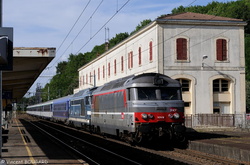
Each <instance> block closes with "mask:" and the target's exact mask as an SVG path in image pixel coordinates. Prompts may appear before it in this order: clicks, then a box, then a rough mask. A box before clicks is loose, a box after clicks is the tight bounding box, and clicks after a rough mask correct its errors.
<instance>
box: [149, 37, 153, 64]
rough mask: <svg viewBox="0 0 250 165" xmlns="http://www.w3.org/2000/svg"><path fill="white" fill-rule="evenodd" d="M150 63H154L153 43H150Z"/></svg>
mask: <svg viewBox="0 0 250 165" xmlns="http://www.w3.org/2000/svg"><path fill="white" fill-rule="evenodd" d="M149 61H150V62H151V61H153V42H152V41H150V42H149Z"/></svg>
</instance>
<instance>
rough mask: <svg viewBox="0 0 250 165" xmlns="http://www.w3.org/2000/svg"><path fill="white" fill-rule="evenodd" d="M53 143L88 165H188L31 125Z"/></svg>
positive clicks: (71, 131)
mask: <svg viewBox="0 0 250 165" xmlns="http://www.w3.org/2000/svg"><path fill="white" fill-rule="evenodd" d="M29 123H30V124H32V125H33V126H34V127H36V129H38V130H39V131H41V132H42V133H43V134H45V135H46V136H48V137H49V138H50V139H52V140H53V141H55V142H56V143H58V144H59V145H63V146H64V148H65V149H67V150H70V152H72V153H73V154H75V155H76V157H78V159H83V160H85V161H86V162H88V163H89V164H94V165H96V164H109V165H110V164H117V162H119V165H123V164H124V165H125V164H126V165H127V164H131V165H132V164H137V165H140V164H148V163H150V164H166V163H170V164H185V163H181V162H179V161H175V160H173V159H169V158H166V157H162V156H159V155H152V154H151V153H148V152H145V151H142V150H138V149H137V148H133V147H130V146H126V145H121V144H119V143H114V142H113V141H109V140H107V139H104V138H102V137H98V136H92V135H90V134H89V133H87V134H86V133H83V132H82V131H79V130H77V129H73V128H69V127H65V126H62V125H60V124H55V123H51V122H45V121H39V122H37V121H29Z"/></svg>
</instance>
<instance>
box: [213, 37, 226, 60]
mask: <svg viewBox="0 0 250 165" xmlns="http://www.w3.org/2000/svg"><path fill="white" fill-rule="evenodd" d="M216 58H217V60H218V61H226V60H227V41H226V40H225V39H218V40H216Z"/></svg>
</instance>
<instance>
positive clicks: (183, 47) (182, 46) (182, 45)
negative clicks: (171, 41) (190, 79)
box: [176, 38, 188, 60]
mask: <svg viewBox="0 0 250 165" xmlns="http://www.w3.org/2000/svg"><path fill="white" fill-rule="evenodd" d="M176 52H177V60H187V59H188V58H187V39H186V38H178V39H177V40H176Z"/></svg>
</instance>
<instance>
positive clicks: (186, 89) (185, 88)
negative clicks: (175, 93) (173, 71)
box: [177, 79, 191, 92]
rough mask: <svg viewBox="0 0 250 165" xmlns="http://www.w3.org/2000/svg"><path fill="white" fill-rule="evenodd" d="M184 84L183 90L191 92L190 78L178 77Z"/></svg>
mask: <svg viewBox="0 0 250 165" xmlns="http://www.w3.org/2000/svg"><path fill="white" fill-rule="evenodd" d="M177 80H178V81H179V82H180V83H181V85H182V92H189V90H190V82H191V81H190V80H187V79H177Z"/></svg>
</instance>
